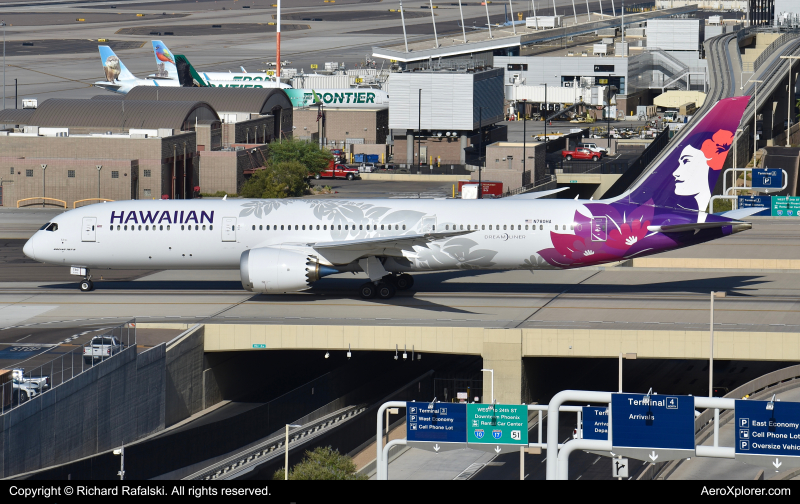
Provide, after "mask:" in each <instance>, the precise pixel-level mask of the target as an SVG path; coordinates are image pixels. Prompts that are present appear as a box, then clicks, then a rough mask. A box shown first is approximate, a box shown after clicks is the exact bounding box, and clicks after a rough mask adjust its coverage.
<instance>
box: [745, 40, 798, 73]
mask: <svg viewBox="0 0 800 504" xmlns="http://www.w3.org/2000/svg"><path fill="white" fill-rule="evenodd" d="M798 37H800V31H795V32H790V33H784V34H783V35H781V36H780V37H778V38H777V39H775V40H774V41H773V42H772V43H771V44H770V45H768V46H767V48H766V49H764V50H763V51H762V52H761V54H759V55H758V58H756V60H755V61H754V62H753V70H754V71H755V70H758V68H759V67H760V66H761V65H762V64H763V63H764V62H765V61H767V59H768V58H769V57H770V56H772V53H774V52H775V51H777V50H778V49H779V48H780V47H782V46H783V45H784V44H786V43H787V42H789V41H790V40H794V39H796V38H798Z"/></svg>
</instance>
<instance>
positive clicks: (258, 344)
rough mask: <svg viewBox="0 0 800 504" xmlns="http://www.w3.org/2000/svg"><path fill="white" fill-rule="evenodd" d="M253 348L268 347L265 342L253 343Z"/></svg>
mask: <svg viewBox="0 0 800 504" xmlns="http://www.w3.org/2000/svg"><path fill="white" fill-rule="evenodd" d="M253 348H267V345H264V344H263V343H253Z"/></svg>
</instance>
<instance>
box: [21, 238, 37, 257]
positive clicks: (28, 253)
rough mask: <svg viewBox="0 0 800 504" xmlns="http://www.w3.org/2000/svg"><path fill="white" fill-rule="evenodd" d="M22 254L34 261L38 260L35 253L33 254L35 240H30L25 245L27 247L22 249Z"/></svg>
mask: <svg viewBox="0 0 800 504" xmlns="http://www.w3.org/2000/svg"><path fill="white" fill-rule="evenodd" d="M22 253H23V254H25V255H26V256H28V257H30V258H31V259H33V260H34V261H35V260H36V254H34V252H33V238H31V239H30V240H28V241H27V242H26V243H25V246H24V247H22Z"/></svg>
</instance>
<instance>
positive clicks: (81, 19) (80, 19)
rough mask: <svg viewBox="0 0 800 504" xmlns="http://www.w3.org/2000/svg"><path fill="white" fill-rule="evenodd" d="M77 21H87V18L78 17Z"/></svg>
mask: <svg viewBox="0 0 800 504" xmlns="http://www.w3.org/2000/svg"><path fill="white" fill-rule="evenodd" d="M75 21H86V20H85V19H83V18H77V19H76V20H75Z"/></svg>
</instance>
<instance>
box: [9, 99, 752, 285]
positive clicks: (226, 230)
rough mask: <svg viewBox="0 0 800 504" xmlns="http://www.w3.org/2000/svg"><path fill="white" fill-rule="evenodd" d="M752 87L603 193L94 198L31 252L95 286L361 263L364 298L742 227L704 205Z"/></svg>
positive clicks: (599, 260)
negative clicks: (122, 274)
mask: <svg viewBox="0 0 800 504" xmlns="http://www.w3.org/2000/svg"><path fill="white" fill-rule="evenodd" d="M748 100H749V98H748V97H736V98H727V99H724V100H722V101H720V102H719V103H717V104H716V105H715V106H714V107H713V108H712V109H711V110H710V111H709V112H708V113H706V114H705V116H704V117H703V118H702V119H697V118H696V119H695V120H694V121H693V123H694V124H692V123H690V124H689V125H688V127H689V128H691V130H690V131H689V132H688V134H687V135H686V136H685V137H684V138H683V139H682V140H681V141H680V142H677V143H676V144H675V145H671V146H669V150H668V151H667V153H666V154H665V155H664V156H663V157H662V161H661V162H660V163H659V164H658V165H657V166H655V167H654V168H651V169H650V170H649V171H648V172H646V173H645V174H644V175H643V176H641V177H640V178H639V180H637V181H636V182H635V183H634V184H633V186H632V187H631V188H630V189H629V190H628V191H627V192H626V193H624V194H623V195H621V196H619V197H617V198H614V199H608V200H598V201H585V200H583V201H580V200H556V199H539V198H540V197H541V196H542V195H544V194H545V193H529V194H522V195H519V196H512V197H508V198H502V199H497V200H424V199H414V200H410V199H409V200H399V199H370V200H315V199H277V200H266V199H264V200H258V199H256V200H240V199H235V200H202V199H197V200H159V201H117V202H111V203H104V204H93V205H89V206H86V207H83V208H79V209H76V210H71V211H68V212H65V213H63V214H61V215H59V216H58V217H56V218H55V219H53V220H52V221H51V222H49V223H47V224H45V225H44V226H43V227H42V228H41V229H40V230H39V231H37V232H36V234H34V235H33V237H31V239H30V240H29V241H28V242H27V244H26V245H25V248H24V252H25V254H26V255H27V256H28V257H31V258H33V259H35V260H37V261H41V262H45V263H50V264H63V265H64V266H69V267H71V268H72V272H73V273H74V274H78V275H82V276H83V277H84V278H83V281H82V282H81V284H80V285H81V290H83V291H90V290H92V289H93V285H92V281H91V276H90V274H89V273H90V271H91V270H96V269H123V268H125V269H134V268H135V269H141V268H147V269H239V271H240V274H241V279H242V285H243V286H244V287H245V288H246V289H248V290H250V291H255V292H263V293H284V292H293V291H301V290H304V289H307V288H308V287H309V286H310V285H311V284H312V283H313V282H315V281H316V280H318V279H320V278H321V277H324V276H326V275H330V274H334V273H338V272H346V271H363V272H365V273H366V274H367V275H368V276H369V281H368V282H366V283H364V284H363V285H362V286H361V288H360V295H361V296H362V297H364V298H371V297H374V296H378V297H380V298H383V299H387V298H391V297H392V296H393V295H394V294H395V292H396V290H398V289H400V290H402V289H407V288H409V287H411V285H412V284H413V277H412V276H410V275H409V273H413V272H415V271H432V270H438V271H441V270H458V269H486V270H511V269H521V270H536V269H545V268H547V269H559V268H562V269H565V268H578V267H582V266H590V265H597V264H603V263H608V262H614V261H621V260H626V259H630V258H634V257H642V256H646V255H651V254H656V253H659V252H664V251H666V250H671V249H675V248H680V247H686V246H689V245H694V244H697V243H702V242H707V241H710V240H714V239H716V238H721V237H723V236H727V235H730V234H732V233H737V232H740V231H744V230H747V229H750V227H751V225H750V224H749V223H746V222H741V221H740V220H738V219H741V218H744V217H746V216H748V215H751V214H752V213H754V212H757V211H759V210H760V209H758V208H755V209H750V208H748V209H742V210H734V211H732V212H727V213H724V214H721V215H716V214H707V213H706V212H705V211H706V209H707V206H708V203H709V200H710V198H711V192H712V190H713V188H714V186H715V184H716V181H717V178H718V177H719V175H720V172H721V170H722V166H723V163H724V162H725V158H726V157H727V154H728V151H729V150H730V147H731V144H732V141H733V135H734V132H735V131H736V129H737V127H738V126H739V121H740V119H741V117H742V114H743V112H744V108H745V106H746V105H747V102H748Z"/></svg>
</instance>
